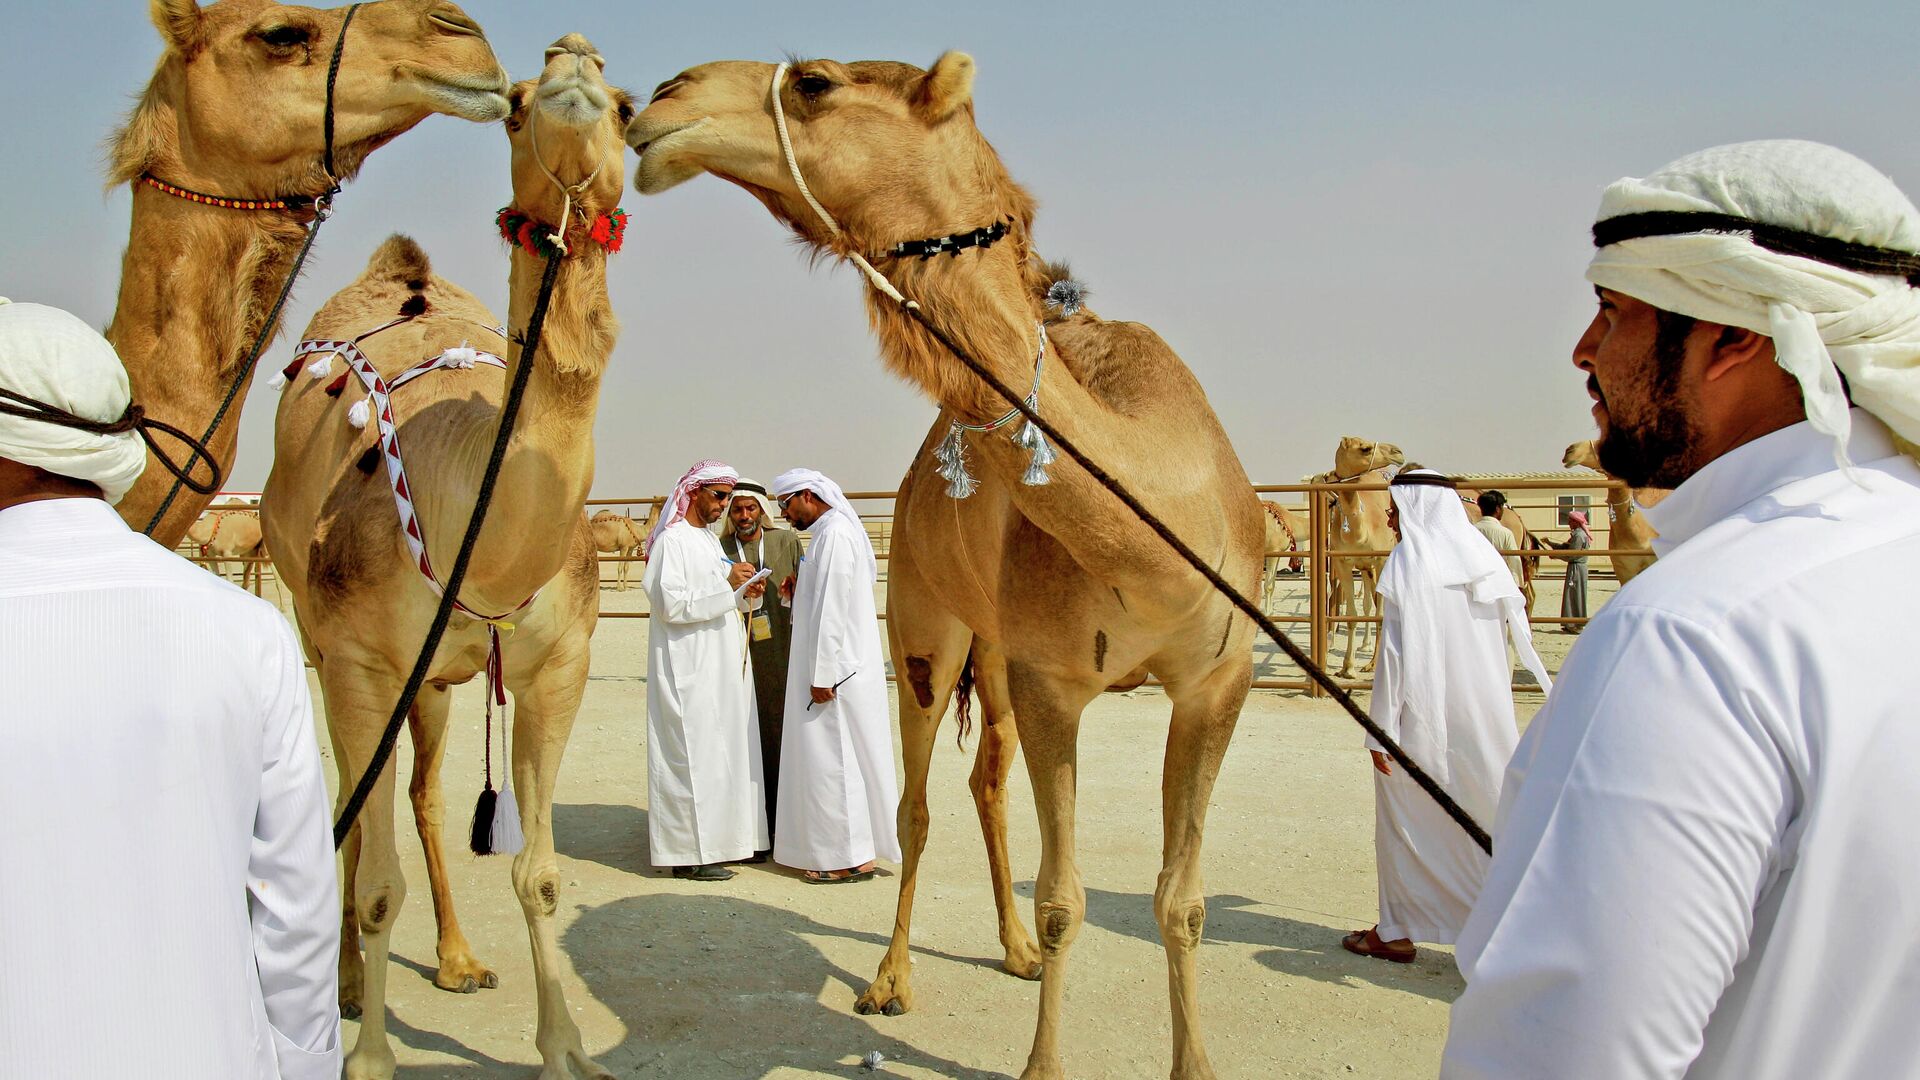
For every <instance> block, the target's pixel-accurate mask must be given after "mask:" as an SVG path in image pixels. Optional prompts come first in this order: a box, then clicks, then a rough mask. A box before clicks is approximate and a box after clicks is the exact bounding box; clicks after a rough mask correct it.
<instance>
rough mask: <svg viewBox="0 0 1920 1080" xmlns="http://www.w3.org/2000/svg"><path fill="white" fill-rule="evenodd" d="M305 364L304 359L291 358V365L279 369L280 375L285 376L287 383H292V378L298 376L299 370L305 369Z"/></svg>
mask: <svg viewBox="0 0 1920 1080" xmlns="http://www.w3.org/2000/svg"><path fill="white" fill-rule="evenodd" d="M306 364H307V361H306V358H305V357H300V356H296V357H294V358H293V363H291V364H288V365H287V366H286V367H283V368H281V369H280V374H282V375H285V376H286V377H287V381H288V382H292V381H293V377H294V376H295V375H298V374H300V369H301V368H303V367H305V366H306Z"/></svg>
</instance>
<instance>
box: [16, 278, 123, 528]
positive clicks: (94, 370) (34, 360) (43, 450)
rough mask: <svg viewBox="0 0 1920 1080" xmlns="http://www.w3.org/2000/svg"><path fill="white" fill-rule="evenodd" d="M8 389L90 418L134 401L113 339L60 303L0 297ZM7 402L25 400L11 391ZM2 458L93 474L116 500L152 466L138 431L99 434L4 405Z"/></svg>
mask: <svg viewBox="0 0 1920 1080" xmlns="http://www.w3.org/2000/svg"><path fill="white" fill-rule="evenodd" d="M0 390H10V391H12V392H13V393H15V394H20V395H22V396H25V397H29V398H33V399H34V400H36V401H41V402H45V403H46V404H48V405H51V406H53V407H54V408H57V409H62V410H64V411H66V412H69V413H72V414H73V415H75V416H78V417H80V418H81V419H83V420H97V421H99V422H101V423H112V422H114V421H116V420H119V419H120V418H121V417H123V416H125V415H126V412H127V407H128V405H130V404H131V403H132V401H133V391H132V389H131V388H130V387H129V386H128V384H127V369H126V368H125V367H124V366H122V365H121V363H120V357H119V355H118V354H117V353H115V352H114V351H113V346H112V345H110V344H108V343H107V339H106V338H103V337H101V336H100V334H99V333H98V332H97V331H95V330H94V329H93V328H92V327H90V326H88V325H87V324H86V323H84V322H81V321H80V320H79V319H78V318H75V317H74V316H73V315H71V314H69V313H67V312H65V311H62V310H60V309H59V308H53V307H47V306H45V305H43V304H14V303H9V302H8V301H7V300H6V299H5V298H0ZM0 402H4V403H6V404H7V405H10V406H14V407H19V405H20V403H19V402H17V401H11V400H9V399H6V398H0ZM0 458H6V459H8V460H9V461H17V462H19V463H21V464H22V465H31V466H33V467H34V468H37V469H45V470H46V471H48V472H50V473H57V474H58V475H60V476H70V477H73V478H74V479H76V480H85V481H87V482H88V483H90V484H93V485H94V486H96V487H98V488H99V489H100V490H101V491H102V492H103V493H105V495H106V497H107V502H108V503H109V504H118V503H119V502H120V498H121V496H123V495H125V494H126V493H127V489H128V488H130V487H132V486H133V482H134V481H135V480H138V479H139V478H140V473H141V470H143V469H145V468H146V467H147V448H146V444H145V443H143V442H142V441H141V439H140V434H139V432H137V431H124V432H120V433H119V434H114V435H95V434H91V433H89V432H85V431H78V430H75V429H74V428H70V427H62V426H60V425H58V424H52V423H48V422H46V421H42V420H33V419H29V418H27V417H24V416H14V415H10V414H8V413H0Z"/></svg>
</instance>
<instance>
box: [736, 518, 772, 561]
mask: <svg viewBox="0 0 1920 1080" xmlns="http://www.w3.org/2000/svg"><path fill="white" fill-rule="evenodd" d="M733 553H734V554H735V555H737V556H739V557H740V561H741V562H748V561H751V562H752V563H753V568H754V569H755V570H765V569H766V568H767V531H766V528H765V527H764V526H763V527H762V528H761V530H760V544H759V546H758V547H757V548H755V549H754V556H753V558H752V560H748V558H747V545H745V544H743V543H741V542H740V538H739V537H738V536H736V537H734V538H733Z"/></svg>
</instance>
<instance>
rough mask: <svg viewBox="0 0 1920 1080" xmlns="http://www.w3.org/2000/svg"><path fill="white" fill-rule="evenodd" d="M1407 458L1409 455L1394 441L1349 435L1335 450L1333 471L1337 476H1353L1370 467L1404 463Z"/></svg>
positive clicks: (1377, 467)
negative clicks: (1401, 450)
mask: <svg viewBox="0 0 1920 1080" xmlns="http://www.w3.org/2000/svg"><path fill="white" fill-rule="evenodd" d="M1406 460H1407V456H1406V455H1405V454H1403V453H1401V452H1400V448H1399V447H1397V446H1395V445H1393V444H1392V443H1387V442H1375V441H1374V440H1372V439H1363V438H1361V437H1360V436H1358V435H1348V436H1345V437H1343V438H1342V439H1341V440H1340V446H1339V448H1338V449H1336V450H1334V452H1333V473H1334V476H1336V477H1353V476H1358V475H1360V474H1361V473H1363V472H1367V471H1368V470H1370V469H1379V468H1384V467H1386V466H1388V465H1398V464H1402V463H1404V462H1405V461H1406Z"/></svg>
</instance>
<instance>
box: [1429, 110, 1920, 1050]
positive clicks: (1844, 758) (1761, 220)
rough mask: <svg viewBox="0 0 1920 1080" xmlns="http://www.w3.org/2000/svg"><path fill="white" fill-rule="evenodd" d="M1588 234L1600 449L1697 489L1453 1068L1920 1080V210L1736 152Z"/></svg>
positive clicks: (1823, 172)
mask: <svg viewBox="0 0 1920 1080" xmlns="http://www.w3.org/2000/svg"><path fill="white" fill-rule="evenodd" d="M1594 239H1595V243H1596V246H1597V251H1596V253H1595V256H1594V259H1593V262H1592V264H1591V265H1590V266H1589V268H1588V271H1587V277H1588V279H1589V280H1591V281H1592V282H1593V283H1594V284H1595V285H1596V286H1597V287H1598V292H1599V296H1600V311H1599V314H1598V315H1597V316H1596V317H1595V318H1594V321H1593V324H1592V325H1591V326H1590V327H1588V329H1587V332H1586V334H1585V335H1584V336H1583V337H1582V338H1581V340H1580V342H1579V344H1578V345H1577V346H1576V347H1575V349H1574V363H1575V366H1577V367H1578V368H1579V369H1580V370H1581V371H1583V372H1585V373H1586V374H1587V375H1588V376H1589V379H1588V389H1589V391H1590V392H1591V393H1592V394H1593V396H1594V398H1595V400H1596V403H1597V404H1596V406H1595V409H1594V414H1595V418H1596V420H1597V421H1598V423H1599V426H1600V443H1599V453H1600V463H1601V465H1602V466H1603V467H1604V468H1605V469H1606V470H1607V471H1608V472H1609V473H1612V474H1613V475H1614V476H1617V477H1619V478H1620V479H1621V480H1623V481H1624V482H1626V483H1627V484H1628V485H1630V486H1633V487H1642V486H1653V487H1671V488H1674V489H1675V490H1674V491H1673V492H1672V494H1670V495H1669V496H1667V498H1666V499H1665V500H1663V501H1662V502H1661V503H1660V504H1659V505H1658V506H1655V507H1650V508H1648V509H1647V511H1646V514H1647V520H1648V521H1649V523H1651V524H1652V525H1654V526H1655V527H1656V528H1657V529H1659V531H1660V539H1659V540H1657V541H1655V550H1656V551H1657V552H1658V553H1659V555H1660V561H1659V562H1657V563H1655V564H1654V565H1653V566H1652V567H1651V568H1650V569H1648V570H1646V571H1644V572H1643V573H1641V574H1640V575H1639V576H1638V577H1636V578H1634V579H1633V581H1632V582H1631V583H1630V584H1629V585H1627V586H1626V587H1625V588H1623V589H1621V590H1620V592H1619V594H1618V595H1616V596H1615V597H1614V599H1613V600H1612V601H1611V602H1609V603H1608V604H1607V606H1606V607H1605V608H1603V609H1601V611H1600V612H1599V614H1598V615H1596V616H1595V617H1594V619H1593V621H1592V622H1591V623H1589V624H1588V627H1587V631H1586V633H1585V634H1583V635H1581V637H1580V640H1579V642H1578V644H1576V645H1575V646H1574V649H1573V652H1572V654H1571V655H1570V656H1569V657H1568V658H1567V662H1566V664H1565V666H1564V667H1563V668H1562V669H1561V673H1560V682H1559V686H1558V687H1557V688H1556V689H1555V691H1554V693H1553V695H1552V696H1551V697H1550V698H1549V699H1548V701H1547V705H1546V707H1545V708H1544V709H1543V710H1542V711H1541V712H1540V714H1539V715H1538V716H1537V717H1536V718H1535V719H1534V721H1533V723H1532V725H1531V726H1530V727H1529V728H1528V730H1527V733H1526V735H1525V736H1524V737H1523V738H1522V739H1521V741H1520V746H1519V748H1518V750H1517V751H1516V752H1515V754H1514V758H1513V762H1512V764H1511V765H1510V766H1509V768H1508V771H1507V777H1506V782H1505V786H1504V788H1503V789H1502V791H1501V807H1500V812H1499V815H1498V817H1497V819H1496V828H1495V831H1494V857H1493V865H1492V867H1491V869H1490V870H1489V872H1488V875H1487V881H1486V885H1485V886H1484V888H1483V889H1482V891H1481V894H1480V900H1479V903H1478V904H1476V905H1475V907H1474V910H1473V914H1472V916H1471V917H1470V918H1469V919H1468V921H1467V926H1466V929H1465V930H1464V931H1463V932H1462V934H1461V937H1460V941H1459V950H1458V951H1459V958H1460V967H1461V971H1462V973H1463V974H1464V975H1465V976H1466V979H1467V989H1466V992H1465V994H1464V995H1463V996H1462V997H1461V998H1460V999H1459V1001H1457V1002H1456V1003H1455V1005H1454V1008H1453V1016H1452V1030H1451V1032H1450V1034H1449V1037H1448V1041H1447V1048H1446V1053H1445V1058H1444V1064H1443V1066H1442V1072H1443V1074H1444V1075H1445V1076H1448V1077H1461V1078H1465V1077H1535V1076H1553V1077H1560V1078H1564V1080H1583V1078H1588V1077H1592V1078H1601V1077H1607V1078H1612V1077H1624V1076H1631V1077H1677V1076H1688V1077H1727V1078H1734V1077H1738V1078H1740V1080H1787V1078H1796V1080H1798V1078H1806V1077H1822V1078H1836V1077H1839V1078H1856V1077H1857V1078H1868V1077H1872V1078H1879V1077H1893V1076H1920V1024H1917V1023H1916V1022H1915V1018H1916V1017H1920V974H1916V973H1920V899H1917V898H1920V859H1917V858H1915V853H1914V843H1913V837H1912V834H1911V832H1910V831H1909V830H1908V828H1907V827H1906V826H1905V825H1904V824H1902V823H1903V822H1907V821H1909V820H1910V819H1911V817H1910V816H1911V815H1912V813H1913V811H1914V807H1915V806H1916V805H1920V770H1917V769H1916V763H1920V713H1917V712H1916V706H1915V702H1916V701H1920V663H1916V662H1915V645H1916V642H1920V573H1916V567H1920V467H1916V466H1915V464H1914V462H1913V461H1911V460H1909V459H1908V458H1907V457H1905V456H1903V455H1902V454H1901V453H1900V452H1899V451H1898V450H1897V448H1896V444H1895V443H1894V441H1893V439H1892V435H1893V434H1896V433H1897V434H1899V435H1901V436H1904V437H1905V438H1907V439H1909V440H1914V439H1920V288H1916V287H1915V286H1914V285H1913V282H1914V281H1920V211H1916V210H1915V208H1914V206H1913V204H1912V203H1911V202H1909V201H1908V200H1907V198H1906V196H1904V195H1903V194H1901V192H1900V190H1899V189H1898V188H1897V187H1895V186H1894V184H1893V183H1892V182H1891V181H1890V180H1888V179H1887V178H1886V177H1885V176H1883V175H1882V174H1880V173H1879V172H1878V171H1876V170H1875V169H1873V168H1872V167H1871V166H1869V165H1868V164H1866V163H1865V162H1862V161H1860V160H1859V159H1857V158H1855V157H1852V156H1851V155H1848V154H1845V153H1842V152H1841V151H1838V150H1835V149H1833V148H1831V147H1827V146H1821V145H1819V144H1815V143H1805V142H1787V141H1779V142H1763V143H1743V144H1738V145H1733V146H1723V147H1716V148H1713V149H1710V150H1706V151H1702V152H1700V153H1697V154H1693V155H1689V156H1688V157H1685V158H1682V159H1680V160H1679V161H1676V162H1674V163H1672V164H1671V165H1668V166H1666V167H1665V168H1663V169H1661V170H1660V171H1659V172H1657V173H1655V174H1653V175H1652V176H1649V177H1647V178H1645V179H1626V180H1621V181H1618V182H1616V183H1615V184H1613V185H1612V186H1610V187H1609V188H1608V189H1607V191H1606V193H1605V194H1604V195H1603V196H1602V198H1601V209H1600V214H1599V221H1598V223H1597V224H1596V225H1595V226H1594ZM1842 374H1844V376H1845V379H1846V384H1845V386H1844V387H1843V385H1842V382H1841V378H1840V376H1841V375H1842ZM1849 393H1850V395H1851V399H1852V406H1853V407H1851V408H1850V407H1849V403H1848V395H1849ZM1889 428H1891V429H1892V430H1891V432H1890V431H1889Z"/></svg>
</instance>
